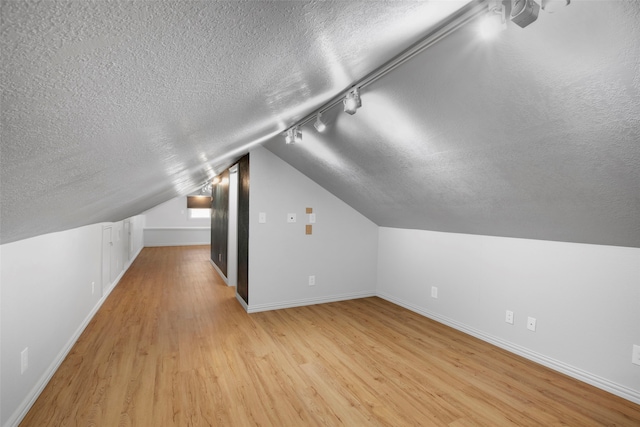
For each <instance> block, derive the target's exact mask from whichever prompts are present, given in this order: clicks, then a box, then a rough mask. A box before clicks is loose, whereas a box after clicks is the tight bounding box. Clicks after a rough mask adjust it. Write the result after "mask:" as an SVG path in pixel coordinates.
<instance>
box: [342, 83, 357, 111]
mask: <svg viewBox="0 0 640 427" xmlns="http://www.w3.org/2000/svg"><path fill="white" fill-rule="evenodd" d="M343 103H344V112H345V113H347V114H351V115H353V114H355V113H356V110H357V109H358V108H360V107H362V100H361V99H360V89H359V88H355V89H353V90H352V91H351V92H349V93H348V94H347V96H346V97H345V98H344V100H343Z"/></svg>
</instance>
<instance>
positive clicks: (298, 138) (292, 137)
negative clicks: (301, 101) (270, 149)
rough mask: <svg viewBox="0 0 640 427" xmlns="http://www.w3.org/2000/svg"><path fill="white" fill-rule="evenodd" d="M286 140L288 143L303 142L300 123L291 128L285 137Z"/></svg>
mask: <svg viewBox="0 0 640 427" xmlns="http://www.w3.org/2000/svg"><path fill="white" fill-rule="evenodd" d="M285 142H286V143H287V144H298V143H300V142H302V131H301V130H300V128H299V127H298V125H296V126H293V127H291V128H289V130H288V131H287V135H286V137H285Z"/></svg>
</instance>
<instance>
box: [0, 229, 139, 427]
mask: <svg viewBox="0 0 640 427" xmlns="http://www.w3.org/2000/svg"><path fill="white" fill-rule="evenodd" d="M142 223H143V221H142V218H141V217H133V218H130V219H129V220H128V225H127V226H126V227H125V225H124V221H120V222H118V223H102V224H93V225H89V226H85V227H81V228H76V229H72V230H68V231H63V232H59V233H52V234H46V235H42V236H38V237H33V238H30V239H25V240H20V241H17V242H13V243H9V244H5V245H1V246H0V259H1V262H2V269H1V272H0V282H1V283H2V288H1V292H2V295H1V301H0V305H1V310H2V311H1V314H0V321H1V327H0V342H2V348H1V364H0V389H1V391H0V393H1V399H0V402H1V403H0V409H1V411H0V425H2V426H5V427H8V426H14V425H17V423H18V422H19V421H20V420H21V419H22V418H23V417H24V415H25V414H26V412H27V411H28V409H29V408H30V407H31V405H32V404H33V402H34V401H35V399H36V398H37V397H38V395H39V394H40V392H41V391H42V389H43V388H44V386H45V385H46V383H47V382H48V381H49V379H50V378H51V376H52V375H53V373H54V372H55V370H56V369H57V367H58V366H59V365H60V363H61V362H62V360H63V359H64V357H65V356H66V354H67V353H68V351H69V350H70V349H71V347H72V346H73V344H74V343H75V342H76V340H77V339H78V337H79V336H80V334H81V333H82V331H83V330H84V328H85V327H86V325H87V324H88V323H89V321H90V320H91V318H92V317H93V315H94V314H95V313H96V311H97V310H98V309H99V308H100V306H101V305H102V303H103V301H104V300H105V299H106V297H107V296H108V292H109V291H110V290H111V289H113V287H114V286H115V285H116V284H117V282H118V281H119V280H120V277H122V275H123V274H124V272H125V271H126V270H127V268H128V267H129V265H130V264H131V262H133V260H134V259H135V257H136V256H137V254H138V253H139V252H140V250H141V249H142ZM104 226H111V227H112V229H114V230H116V231H118V230H119V231H120V233H119V236H120V238H119V239H118V238H116V236H117V235H118V234H117V232H116V233H114V239H113V243H114V245H113V246H109V247H111V248H113V250H112V252H111V261H113V260H116V261H115V264H114V265H117V266H118V271H115V272H114V271H112V272H111V273H112V274H113V277H115V280H113V281H112V283H108V284H105V294H104V295H103V293H102V286H101V269H102V247H103V246H102V243H103V242H102V237H103V234H102V231H103V228H104ZM124 230H127V233H128V232H130V233H131V234H130V237H131V238H130V240H129V239H126V238H124V237H125V236H124V235H123V232H124ZM127 241H130V243H131V246H127V245H126V244H125V242H127ZM108 277H109V276H108ZM27 347H28V369H27V370H26V371H25V372H24V373H22V374H21V373H20V355H21V352H22V351H23V350H24V349H25V348H27Z"/></svg>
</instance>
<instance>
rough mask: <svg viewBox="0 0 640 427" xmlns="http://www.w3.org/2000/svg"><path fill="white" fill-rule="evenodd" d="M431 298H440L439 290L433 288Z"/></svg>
mask: <svg viewBox="0 0 640 427" xmlns="http://www.w3.org/2000/svg"><path fill="white" fill-rule="evenodd" d="M431 298H438V288H437V287H435V286H432V287H431Z"/></svg>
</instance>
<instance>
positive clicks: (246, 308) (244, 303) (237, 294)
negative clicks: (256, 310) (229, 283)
mask: <svg viewBox="0 0 640 427" xmlns="http://www.w3.org/2000/svg"><path fill="white" fill-rule="evenodd" d="M236 289H237V288H236ZM236 299H237V300H238V302H239V303H240V305H241V306H242V308H244V311H247V312H248V311H249V306H248V305H247V303H246V302H245V301H244V300H243V299H242V297H241V296H240V294H239V293H238V292H236Z"/></svg>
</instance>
